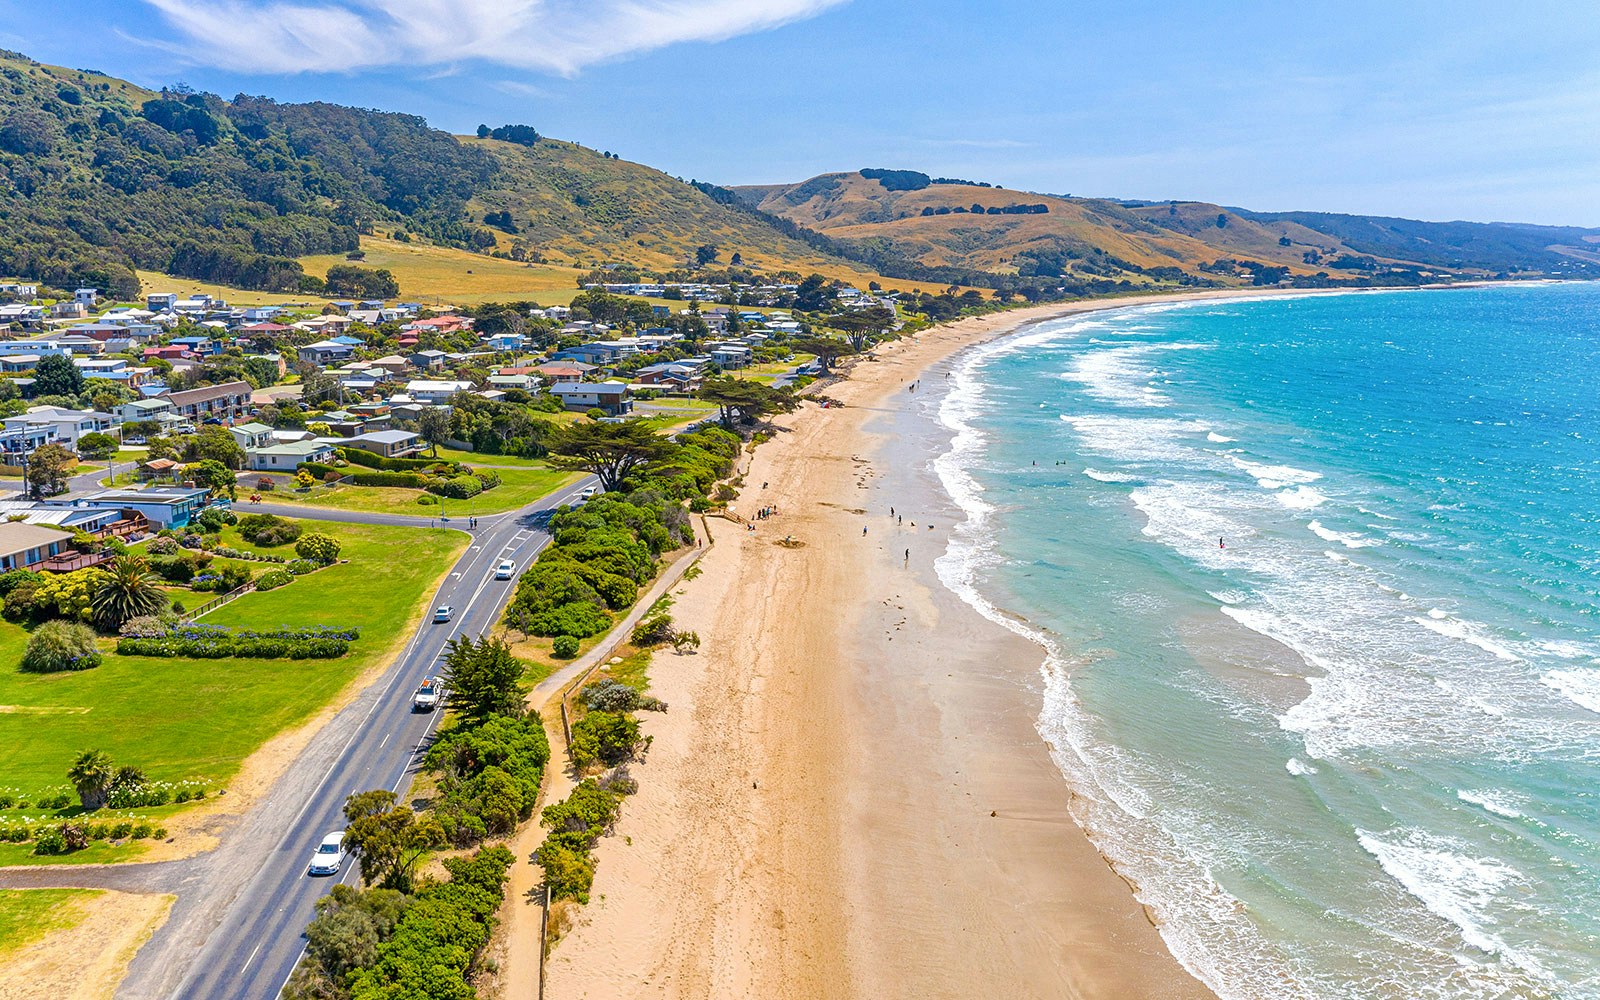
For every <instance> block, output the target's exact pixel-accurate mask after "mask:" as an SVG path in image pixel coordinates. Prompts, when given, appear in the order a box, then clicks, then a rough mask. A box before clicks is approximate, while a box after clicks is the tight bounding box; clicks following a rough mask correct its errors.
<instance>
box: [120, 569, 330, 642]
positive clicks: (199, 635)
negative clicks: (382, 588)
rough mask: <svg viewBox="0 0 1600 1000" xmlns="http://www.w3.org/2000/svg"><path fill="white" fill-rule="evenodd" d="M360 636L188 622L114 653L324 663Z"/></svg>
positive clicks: (322, 630) (312, 628) (320, 628)
mask: <svg viewBox="0 0 1600 1000" xmlns="http://www.w3.org/2000/svg"><path fill="white" fill-rule="evenodd" d="M274 572H281V571H274ZM285 575H287V574H285ZM360 634H361V630H360V629H356V628H343V629H340V628H332V627H329V626H325V625H311V626H305V627H291V626H284V627H281V628H275V629H246V628H228V627H226V626H220V625H200V624H197V623H194V622H190V623H187V624H183V625H178V626H176V627H175V628H173V629H172V630H171V631H170V632H167V633H166V634H164V635H161V636H157V637H152V638H132V637H129V638H123V639H119V640H118V641H117V652H118V653H120V654H122V655H124V656H158V657H187V658H191V659H206V660H215V659H224V658H228V657H245V658H249V659H257V660H278V659H292V660H328V659H337V658H338V657H340V656H343V655H345V653H347V652H349V650H350V643H351V642H353V641H354V640H355V639H356V638H357V637H359V636H360Z"/></svg>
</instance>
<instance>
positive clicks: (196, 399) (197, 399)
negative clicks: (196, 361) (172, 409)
mask: <svg viewBox="0 0 1600 1000" xmlns="http://www.w3.org/2000/svg"><path fill="white" fill-rule="evenodd" d="M248 395H250V383H249V382H224V383H222V384H221V385H203V386H201V387H200V388H198V389H184V390H182V391H180V392H169V393H167V399H169V400H171V402H172V405H173V406H188V405H190V404H191V403H205V402H209V401H211V400H213V399H222V398H223V397H225V396H248Z"/></svg>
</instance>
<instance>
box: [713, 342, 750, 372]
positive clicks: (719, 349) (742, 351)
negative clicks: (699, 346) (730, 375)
mask: <svg viewBox="0 0 1600 1000" xmlns="http://www.w3.org/2000/svg"><path fill="white" fill-rule="evenodd" d="M709 351H710V354H711V360H712V361H715V362H716V363H717V364H719V365H721V366H722V367H723V368H743V367H745V366H746V365H748V364H749V363H750V362H751V361H753V360H754V359H755V353H754V352H753V351H751V350H750V348H749V347H747V346H746V345H744V344H736V343H728V344H712V345H711V346H710V348H709Z"/></svg>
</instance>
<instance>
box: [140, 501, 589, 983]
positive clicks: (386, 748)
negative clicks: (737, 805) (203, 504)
mask: <svg viewBox="0 0 1600 1000" xmlns="http://www.w3.org/2000/svg"><path fill="white" fill-rule="evenodd" d="M591 485H594V480H593V479H586V480H584V481H582V482H579V483H575V484H573V485H572V486H570V487H568V488H567V489H566V490H563V491H561V492H560V493H558V494H555V495H552V496H551V497H547V498H545V499H544V500H541V501H540V502H539V503H537V504H535V505H532V506H530V507H527V508H523V509H522V510H520V511H516V512H512V513H510V514H501V515H495V516H490V517H482V518H479V520H478V528H477V530H476V531H475V532H473V534H474V539H473V542H472V545H471V547H470V548H469V549H468V550H467V552H466V553H465V554H463V555H462V557H461V559H460V561H458V562H457V563H456V566H455V568H454V570H453V571H452V572H451V575H450V577H449V578H448V580H447V581H446V582H445V583H444V584H443V586H441V588H440V590H439V593H438V594H437V595H436V596H435V599H434V604H433V606H434V607H437V606H438V605H441V604H449V605H452V606H454V608H455V614H454V616H453V618H452V620H451V621H450V622H448V623H444V624H433V623H432V622H431V618H432V616H431V615H429V621H426V622H425V623H424V624H423V625H422V626H421V627H420V628H419V629H418V630H417V633H416V634H415V635H414V636H412V638H411V641H410V642H409V643H408V644H407V646H406V648H405V650H404V652H402V653H401V655H400V656H398V657H397V658H396V660H395V662H394V664H393V665H391V667H390V668H389V670H388V672H387V673H386V674H385V675H384V676H383V677H382V678H381V679H380V680H379V681H378V682H377V683H375V684H373V685H372V686H371V687H370V688H368V689H367V691H366V692H364V694H363V696H362V697H360V698H358V699H357V701H356V702H355V703H353V704H352V705H350V706H349V707H348V708H346V709H345V710H344V712H341V713H340V716H339V717H338V718H336V719H335V722H334V723H330V725H329V727H328V731H325V732H324V733H322V734H319V739H320V740H321V741H322V743H323V747H322V750H321V752H320V753H319V752H317V748H316V747H312V748H309V749H308V752H307V753H306V754H304V755H302V756H301V758H300V759H299V760H298V761H297V762H296V763H295V764H294V765H293V769H294V770H296V771H297V772H298V773H296V774H294V775H290V776H287V777H289V778H290V779H291V780H290V781H289V782H283V781H280V782H279V785H280V786H285V785H286V786H287V788H279V787H277V786H275V788H274V790H273V793H271V799H272V801H270V802H269V803H266V805H268V806H269V807H270V808H268V809H267V810H265V811H266V812H268V815H267V816H264V817H257V821H258V822H257V825H258V827H259V829H258V832H257V835H256V839H255V843H254V848H255V849H254V850H251V851H241V850H240V849H239V848H235V849H234V850H232V851H229V850H227V847H228V846H231V845H225V846H224V848H223V849H222V850H219V851H218V852H217V855H218V856H216V857H214V858H213V859H211V861H210V867H212V868H213V869H214V870H215V871H216V877H215V878H213V879H206V880H204V881H205V882H210V883H213V884H211V885H204V884H202V885H193V886H185V885H183V884H182V882H183V881H188V880H180V883H179V884H178V885H175V886H174V888H176V890H177V891H178V894H179V900H178V903H177V904H175V906H174V911H173V914H172V916H171V918H170V919H169V921H168V926H167V927H166V928H163V930H162V931H158V932H157V935H156V939H155V940H153V941H152V942H151V943H150V945H147V946H146V947H145V948H144V949H142V950H141V951H140V953H139V955H138V956H137V957H136V958H135V960H134V966H133V968H132V969H130V975H129V980H128V982H127V983H126V984H125V989H124V990H123V991H122V992H123V994H124V995H125V996H140V997H173V998H182V1000H269V998H276V997H277V996H278V994H279V992H280V991H281V989H282V987H283V984H284V983H285V982H286V981H287V980H288V978H289V975H290V973H291V972H292V971H293V969H294V966H295V963H296V962H298V961H299V959H300V956H301V954H302V953H303V952H304V950H305V939H304V937H303V936H302V932H303V931H304V929H305V926H306V924H307V923H309V922H310V921H311V918H312V917H313V916H314V915H315V912H316V909H315V907H316V902H317V900H318V899H319V898H321V897H322V896H323V895H324V894H325V893H327V892H328V891H329V890H330V889H331V888H332V887H333V885H334V884H335V883H337V882H341V881H342V882H346V883H350V884H356V883H357V882H358V881H359V865H358V864H357V863H356V861H355V860H354V859H350V860H347V861H346V863H345V866H344V869H343V870H342V871H341V872H340V873H339V874H338V875H337V876H332V877H321V878H313V877H311V876H308V875H307V874H306V867H307V864H308V862H309V861H310V859H311V854H312V852H313V851H314V850H315V849H316V846H317V844H318V843H319V842H320V841H321V839H322V837H323V835H324V834H327V833H330V832H332V831H335V830H341V829H343V828H344V825H345V824H344V817H343V814H342V808H343V805H344V801H345V797H346V796H347V795H350V794H351V793H353V792H360V791H366V790H368V789H374V788H388V789H392V790H395V791H397V792H398V791H399V790H400V789H401V788H402V786H404V785H405V784H406V782H407V781H408V780H409V779H410V777H411V775H412V774H414V773H415V771H416V769H417V766H418V764H419V763H420V758H421V755H422V753H423V752H424V750H425V748H426V746H427V742H428V740H429V738H430V736H431V734H432V733H433V730H434V727H435V726H436V725H437V723H438V721H439V713H436V712H430V713H414V712H412V710H411V695H412V692H413V691H414V690H415V689H416V686H417V685H418V684H419V683H420V682H421V681H422V679H423V678H424V677H428V676H431V675H433V674H436V673H438V672H439V671H440V661H441V657H442V654H443V651H444V647H445V644H446V642H447V641H448V640H449V639H451V638H452V637H455V636H460V635H473V636H476V635H478V634H480V633H486V632H488V631H489V629H490V627H491V626H492V625H493V624H494V623H495V621H496V620H497V619H498V617H499V615H500V612H501V610H502V609H503V608H504V606H505V604H506V602H507V601H508V600H509V599H510V597H511V594H512V591H513V589H514V587H515V585H516V581H515V579H514V578H513V579H512V580H495V579H494V570H495V566H496V565H498V564H499V562H500V561H501V560H502V559H510V560H512V561H513V562H515V563H516V566H517V570H518V572H519V573H520V572H521V571H522V570H523V569H526V568H527V566H528V564H529V563H531V562H532V561H533V559H534V558H535V557H536V556H537V555H538V553H539V551H540V550H541V549H542V548H544V546H545V545H547V544H548V543H549V541H550V538H549V536H548V535H547V534H546V533H545V532H544V530H543V524H544V520H545V517H546V516H547V515H548V513H549V511H550V510H551V509H553V508H555V507H557V506H560V505H561V504H563V503H569V502H571V500H572V499H574V498H576V497H577V495H578V494H579V493H580V492H581V491H582V490H583V489H584V488H585V487H587V486H591ZM264 506H265V505H263V507H264ZM274 512H275V513H276V512H277V511H274ZM293 513H294V514H297V515H299V516H306V514H308V513H310V512H305V511H301V510H298V509H297V510H294V511H293ZM335 513H343V512H334V511H327V512H322V511H318V512H316V513H315V514H312V515H311V516H324V515H333V514H335ZM365 517H366V519H369V520H372V521H376V522H379V523H415V522H414V521H412V520H410V519H406V520H398V519H397V520H396V521H391V520H389V519H388V518H387V517H386V516H385V515H366V516H365ZM341 519H343V518H341ZM451 523H452V525H457V526H463V527H464V526H465V524H466V522H465V519H456V520H452V522H451ZM395 558H404V553H403V552H397V553H395ZM337 739H342V740H343V742H342V745H338V746H336V747H332V746H330V743H331V741H333V740H337ZM308 767H311V768H323V770H322V771H321V772H320V774H319V775H318V776H317V779H318V780H316V782H315V784H314V785H312V784H311V778H312V776H313V774H312V773H307V772H306V770H305V769H306V768H308ZM307 786H310V788H311V790H310V792H309V794H304V795H303V801H299V802H295V801H292V800H290V801H284V800H285V799H286V797H287V794H288V791H289V790H290V789H293V788H295V787H298V788H300V789H302V790H303V789H304V788H306V787H307ZM262 811H263V810H262V809H260V808H258V809H257V810H255V812H258V813H259V812H262ZM240 834H241V838H245V839H247V838H248V830H246V831H241V832H240ZM229 839H232V838H231V837H230V838H229ZM263 848H266V849H265V850H263ZM180 864H181V863H180ZM250 866H254V867H253V868H252V867H250ZM241 868H243V869H246V870H248V871H249V872H250V874H248V875H247V877H245V878H240V877H239V876H240V871H241ZM224 882H226V883H231V885H227V886H224V885H223V883H224ZM186 889H187V890H188V891H185V890H186ZM208 892H217V893H221V894H223V895H224V896H226V897H227V898H226V899H225V900H224V901H219V900H218V899H216V898H206V894H207V893H208ZM196 897H199V898H196ZM185 911H188V912H185ZM168 930H171V931H173V932H174V933H175V934H176V935H177V936H179V937H181V938H182V939H184V940H179V941H173V942H169V943H167V944H166V946H164V947H158V944H160V943H161V942H160V939H161V937H162V935H163V934H165V933H166V932H167V931H168ZM174 983H176V986H175V987H173V985H172V984H174Z"/></svg>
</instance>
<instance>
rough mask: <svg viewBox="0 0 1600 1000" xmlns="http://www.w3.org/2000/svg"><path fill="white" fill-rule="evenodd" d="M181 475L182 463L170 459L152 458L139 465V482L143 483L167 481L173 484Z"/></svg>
mask: <svg viewBox="0 0 1600 1000" xmlns="http://www.w3.org/2000/svg"><path fill="white" fill-rule="evenodd" d="M182 473H183V463H182V462H175V461H173V460H172V459H170V458H152V459H150V460H149V461H148V462H141V463H140V464H139V480H140V482H145V483H154V482H160V481H161V480H163V479H164V480H167V481H169V482H175V481H176V480H177V478H178V477H179V476H180V475H181V474H182Z"/></svg>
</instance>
